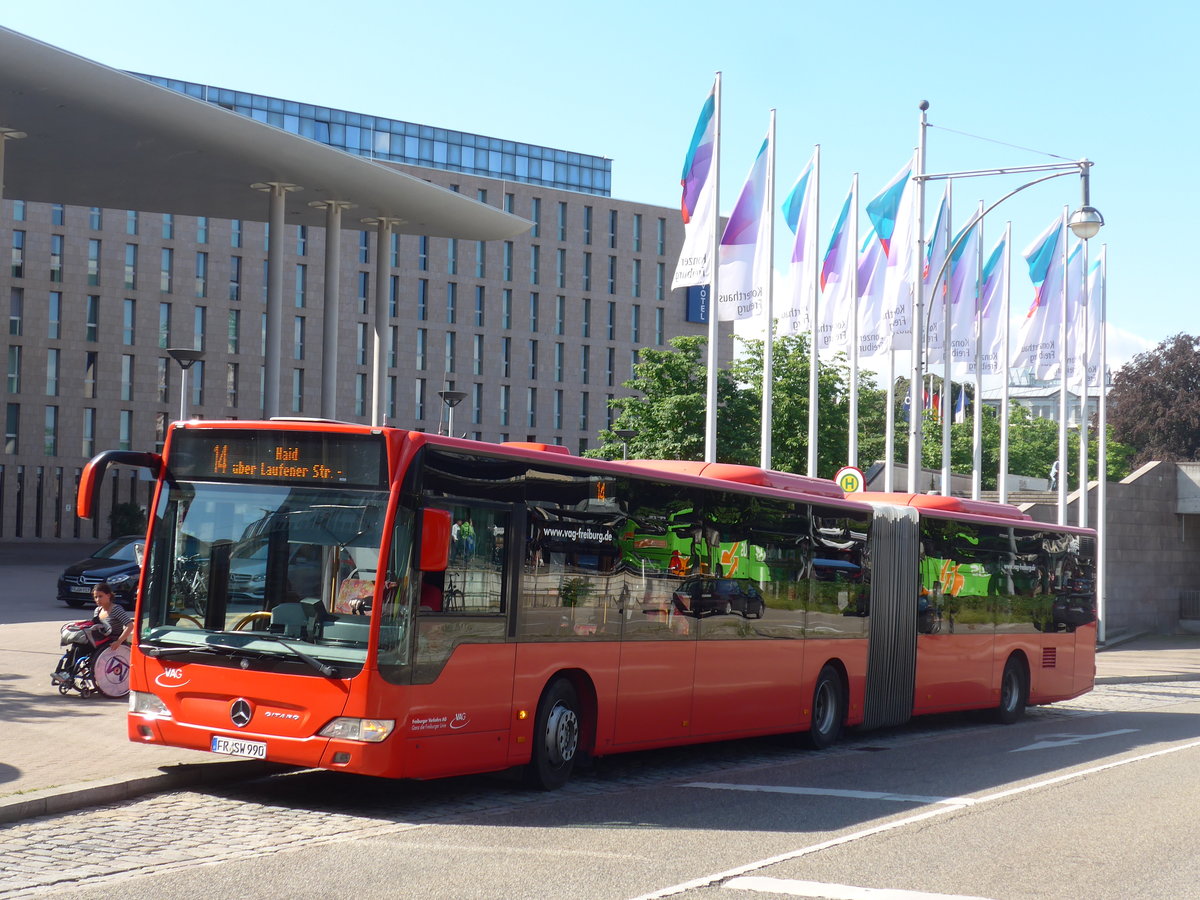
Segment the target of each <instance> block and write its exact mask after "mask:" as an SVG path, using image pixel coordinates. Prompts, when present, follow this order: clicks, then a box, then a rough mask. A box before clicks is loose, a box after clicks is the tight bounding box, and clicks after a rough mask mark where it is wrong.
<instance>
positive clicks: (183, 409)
mask: <svg viewBox="0 0 1200 900" xmlns="http://www.w3.org/2000/svg"><path fill="white" fill-rule="evenodd" d="M167 353H168V355H170V357H171V359H173V360H175V362H177V363H179V369H180V372H181V373H182V374H181V377H180V381H179V418H180V419H186V418H187V393H188V369H190V368H191V367H192V365H193V364H195V363H197V362H199V361H200V360H202V359H204V351H203V350H188V349H187V348H185V347H173V348H171V349H168V350H167Z"/></svg>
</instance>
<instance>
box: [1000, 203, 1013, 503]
mask: <svg viewBox="0 0 1200 900" xmlns="http://www.w3.org/2000/svg"><path fill="white" fill-rule="evenodd" d="M1002 265H1003V266H1004V305H1003V310H1002V312H1001V314H1000V326H1001V331H1002V333H1003V335H1004V337H1003V344H1004V355H1003V359H1002V361H1001V363H1002V364H1001V366H1000V377H1001V378H1002V379H1003V382H1002V384H1001V387H1000V472H999V476H1000V477H999V479H998V483H997V485H996V487H997V488H999V491H1000V495H999V498H998V499H999V500H1000V502H1001V503H1007V502H1008V364H1009V359H1010V356H1009V349H1008V344H1009V338H1010V335H1009V321H1008V317H1009V314H1010V312H1011V307H1012V222H1006V223H1005V225H1004V262H1003V263H1002Z"/></svg>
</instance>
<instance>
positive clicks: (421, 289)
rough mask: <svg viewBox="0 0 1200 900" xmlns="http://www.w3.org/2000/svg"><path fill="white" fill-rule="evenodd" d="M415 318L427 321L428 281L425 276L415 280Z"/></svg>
mask: <svg viewBox="0 0 1200 900" xmlns="http://www.w3.org/2000/svg"><path fill="white" fill-rule="evenodd" d="M417 318H418V319H419V320H420V321H422V322H427V321H429V281H428V280H427V279H425V278H422V279H420V280H419V281H418V282H417Z"/></svg>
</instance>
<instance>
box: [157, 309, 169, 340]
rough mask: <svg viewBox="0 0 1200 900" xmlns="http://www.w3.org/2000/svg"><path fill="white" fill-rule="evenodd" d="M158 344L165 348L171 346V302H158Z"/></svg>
mask: <svg viewBox="0 0 1200 900" xmlns="http://www.w3.org/2000/svg"><path fill="white" fill-rule="evenodd" d="M158 346H159V349H161V350H165V349H166V348H167V347H170V346H171V304H170V303H159V304H158Z"/></svg>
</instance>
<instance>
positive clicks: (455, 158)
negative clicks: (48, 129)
mask: <svg viewBox="0 0 1200 900" xmlns="http://www.w3.org/2000/svg"><path fill="white" fill-rule="evenodd" d="M130 74H131V75H137V77H139V78H144V79H145V80H146V81H149V82H151V83H152V84H157V85H159V86H160V87H165V88H168V89H169V90H172V91H177V92H178V93H181V94H186V95H187V96H189V97H194V98H196V99H197V100H203V101H204V102H205V103H211V104H213V105H214V106H219V107H221V108H222V109H228V110H232V111H233V112H236V113H238V114H240V115H243V116H247V117H248V118H251V119H254V120H256V121H258V122H263V123H265V124H267V125H273V126H275V127H276V128H282V129H283V130H284V131H288V132H291V133H292V134H298V135H300V136H301V137H306V138H310V139H312V140H314V141H318V142H320V143H322V144H327V145H329V146H330V147H336V148H337V149H339V150H344V151H346V152H347V153H353V154H354V155H355V156H365V157H368V158H370V159H378V160H384V161H386V162H395V163H404V164H406V165H410V166H429V167H431V168H435V169H445V170H446V171H448V172H462V173H464V174H467V175H482V176H484V177H486V178H502V179H505V180H508V181H518V182H521V183H523V184H536V185H542V186H543V187H551V188H559V189H561V190H564V191H578V192H580V193H584V194H595V195H596V196H599V197H607V196H609V194H610V192H611V191H612V160H609V159H605V158H604V157H602V156H591V155H589V154H587V153H573V152H570V151H567V150H555V149H553V148H551V147H539V146H538V145H536V144H522V143H519V142H517V141H506V140H501V139H500V138H492V137H485V136H483V135H480V134H469V133H467V132H463V131H453V130H451V129H448V128H435V127H433V126H430V125H418V124H416V123H414V122H402V121H399V120H397V119H387V118H384V117H383V116H369V115H365V114H363V113H356V112H349V111H347V110H344V109H331V108H330V107H327V106H315V105H313V104H311V103H297V102H296V101H294V100H281V99H279V98H278V97H265V96H263V95H261V94H249V93H246V92H245V91H233V90H229V89H228V88H219V87H213V86H212V85H207V84H196V83H195V82H191V81H179V80H178V79H174V78H160V77H158V76H155V75H143V74H141V73H138V72H131V73H130Z"/></svg>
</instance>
